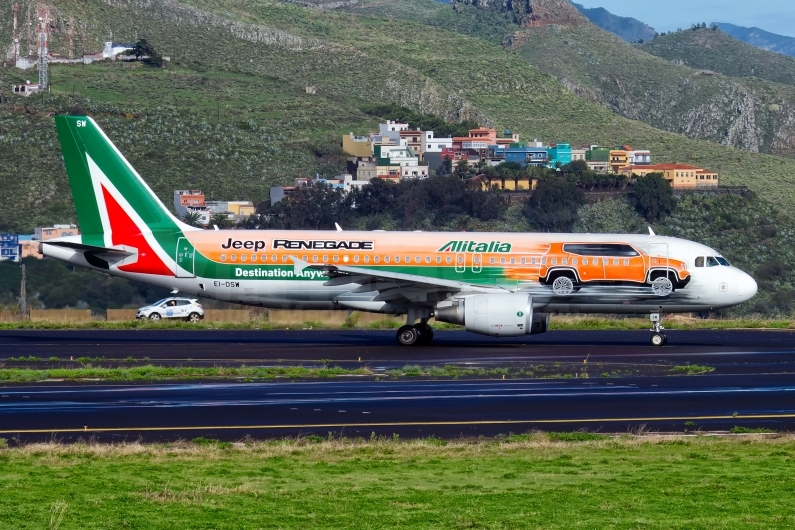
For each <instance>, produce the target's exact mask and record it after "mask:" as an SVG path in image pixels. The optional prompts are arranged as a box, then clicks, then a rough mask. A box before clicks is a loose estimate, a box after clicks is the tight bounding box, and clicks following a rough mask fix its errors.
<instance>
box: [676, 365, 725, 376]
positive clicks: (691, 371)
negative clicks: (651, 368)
mask: <svg viewBox="0 0 795 530" xmlns="http://www.w3.org/2000/svg"><path fill="white" fill-rule="evenodd" d="M671 371H672V372H674V373H683V374H688V375H695V374H706V373H709V372H714V371H715V367H714V366H699V365H697V364H688V365H684V366H674V367H673V368H671Z"/></svg>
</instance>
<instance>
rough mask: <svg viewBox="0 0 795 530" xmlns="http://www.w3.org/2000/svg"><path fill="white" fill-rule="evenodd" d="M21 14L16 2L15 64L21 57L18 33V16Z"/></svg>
mask: <svg viewBox="0 0 795 530" xmlns="http://www.w3.org/2000/svg"><path fill="white" fill-rule="evenodd" d="M18 15H19V4H16V3H15V4H14V65H16V64H17V59H18V58H19V36H18V35H17V17H18Z"/></svg>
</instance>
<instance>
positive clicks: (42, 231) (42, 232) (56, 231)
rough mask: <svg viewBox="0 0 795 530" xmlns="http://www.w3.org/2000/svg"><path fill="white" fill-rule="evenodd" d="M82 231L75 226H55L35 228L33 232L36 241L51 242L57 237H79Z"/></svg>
mask: <svg viewBox="0 0 795 530" xmlns="http://www.w3.org/2000/svg"><path fill="white" fill-rule="evenodd" d="M79 235H80V230H78V229H77V227H76V226H75V225H71V224H70V225H66V224H62V225H53V226H45V227H39V228H35V229H34V231H33V239H35V240H36V241H49V240H50V239H55V238H56V237H68V236H79Z"/></svg>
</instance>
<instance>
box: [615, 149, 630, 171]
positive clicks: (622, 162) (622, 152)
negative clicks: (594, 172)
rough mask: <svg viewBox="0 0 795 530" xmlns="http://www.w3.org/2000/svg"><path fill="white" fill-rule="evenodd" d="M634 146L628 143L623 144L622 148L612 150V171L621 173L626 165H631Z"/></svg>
mask: <svg viewBox="0 0 795 530" xmlns="http://www.w3.org/2000/svg"><path fill="white" fill-rule="evenodd" d="M631 152H632V148H631V147H630V146H628V145H625V146H623V147H622V148H621V149H611V150H610V171H611V172H612V173H621V170H622V169H623V168H625V167H629V157H630V153H631Z"/></svg>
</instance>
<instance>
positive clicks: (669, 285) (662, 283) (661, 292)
mask: <svg viewBox="0 0 795 530" xmlns="http://www.w3.org/2000/svg"><path fill="white" fill-rule="evenodd" d="M651 290H652V291H653V292H654V294H656V295H657V296H668V295H669V294H671V293H672V292H674V284H673V282H672V281H671V280H670V279H669V278H665V277H662V278H656V279H655V280H654V281H652V282H651Z"/></svg>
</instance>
